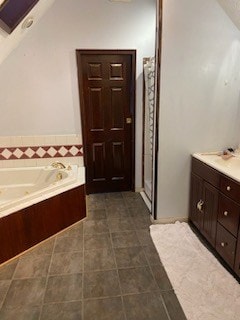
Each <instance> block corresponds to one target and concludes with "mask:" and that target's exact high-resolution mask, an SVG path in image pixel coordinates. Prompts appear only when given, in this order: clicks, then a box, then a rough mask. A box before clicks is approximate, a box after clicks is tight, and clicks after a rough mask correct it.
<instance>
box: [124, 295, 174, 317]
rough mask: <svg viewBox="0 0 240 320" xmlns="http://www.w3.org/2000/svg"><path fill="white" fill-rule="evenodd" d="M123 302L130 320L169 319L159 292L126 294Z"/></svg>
mask: <svg viewBox="0 0 240 320" xmlns="http://www.w3.org/2000/svg"><path fill="white" fill-rule="evenodd" d="M123 303H124V306H125V310H126V315H127V319H128V320H169V318H168V316H167V313H166V311H165V308H164V305H163V303H162V300H161V296H160V294H158V293H157V292H154V293H152V292H151V293H142V294H136V295H130V296H124V297H123Z"/></svg>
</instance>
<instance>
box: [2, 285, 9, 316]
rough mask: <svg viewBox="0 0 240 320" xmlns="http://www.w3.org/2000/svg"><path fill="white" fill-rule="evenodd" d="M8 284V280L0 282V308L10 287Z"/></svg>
mask: <svg viewBox="0 0 240 320" xmlns="http://www.w3.org/2000/svg"><path fill="white" fill-rule="evenodd" d="M10 284H11V281H10V280H0V308H1V306H2V304H3V301H4V299H5V297H6V295H7V291H8V289H9V287H10ZM0 319H1V318H0Z"/></svg>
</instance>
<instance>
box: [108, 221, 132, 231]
mask: <svg viewBox="0 0 240 320" xmlns="http://www.w3.org/2000/svg"><path fill="white" fill-rule="evenodd" d="M108 225H109V229H110V232H119V231H127V230H134V223H133V220H132V219H131V218H121V219H110V220H108Z"/></svg>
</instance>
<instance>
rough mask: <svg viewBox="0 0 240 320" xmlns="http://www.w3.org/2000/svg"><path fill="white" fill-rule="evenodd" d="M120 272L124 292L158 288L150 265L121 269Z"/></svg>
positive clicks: (139, 291) (138, 291)
mask: <svg viewBox="0 0 240 320" xmlns="http://www.w3.org/2000/svg"><path fill="white" fill-rule="evenodd" d="M118 272H119V278H120V285H121V289H122V293H123V294H130V293H141V292H146V291H153V290H158V285H157V283H156V281H155V279H154V278H153V276H152V273H151V270H150V269H149V267H138V268H129V269H120V270H118Z"/></svg>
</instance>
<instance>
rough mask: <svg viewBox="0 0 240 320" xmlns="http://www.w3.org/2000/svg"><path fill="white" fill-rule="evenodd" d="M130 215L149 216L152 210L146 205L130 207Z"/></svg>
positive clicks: (137, 216)
mask: <svg viewBox="0 0 240 320" xmlns="http://www.w3.org/2000/svg"><path fill="white" fill-rule="evenodd" d="M128 212H129V215H130V217H133V218H147V217H148V218H149V217H150V212H149V210H148V208H147V207H146V206H142V207H133V208H128Z"/></svg>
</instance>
